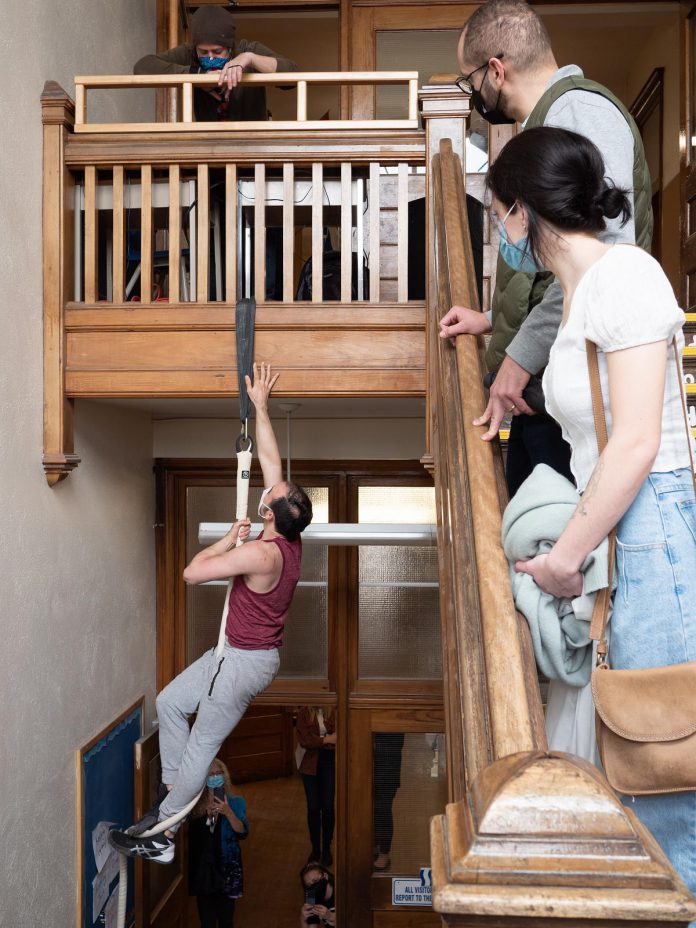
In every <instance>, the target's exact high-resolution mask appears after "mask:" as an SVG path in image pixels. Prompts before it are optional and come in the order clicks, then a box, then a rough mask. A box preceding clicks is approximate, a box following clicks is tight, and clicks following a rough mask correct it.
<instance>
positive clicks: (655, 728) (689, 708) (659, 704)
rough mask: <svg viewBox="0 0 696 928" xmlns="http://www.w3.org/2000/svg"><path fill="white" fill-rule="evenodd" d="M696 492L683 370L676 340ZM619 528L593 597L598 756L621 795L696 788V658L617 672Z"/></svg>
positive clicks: (597, 416) (598, 413)
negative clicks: (614, 598) (614, 591)
mask: <svg viewBox="0 0 696 928" xmlns="http://www.w3.org/2000/svg"><path fill="white" fill-rule="evenodd" d="M586 347H587V365H588V368H589V372H590V389H591V392H592V410H593V413H594V420H595V429H596V431H597V446H598V448H599V453H600V455H601V453H602V451H603V450H604V448H605V446H606V444H607V423H606V418H605V416H604V403H603V401H602V387H601V382H600V379H599V364H598V360H597V346H596V345H595V344H594V343H593V342H591V341H587V342H586ZM673 348H674V359H675V363H676V365H677V380H678V382H679V385H680V392H681V400H682V409H683V412H684V424H685V426H686V434H687V441H688V446H689V456H690V458H691V472H692V477H693V478H694V487H695V489H696V477H695V476H694V463H693V457H692V456H691V437H690V432H689V422H688V418H687V413H686V402H685V399H684V389H683V384H682V375H681V367H680V365H679V356H678V354H677V346H676V341H675V342H673ZM615 553H616V529H613V530H612V531H611V533H610V535H609V581H608V586H607V588H606V589H604V590H600V592H599V593H598V594H597V599H596V601H595V606H594V611H593V613H592V623H591V627H590V638H592V639H593V640H594V641H597V642H598V645H597V666H596V667H595V670H594V672H593V674H592V695H593V697H594V704H595V710H596V721H597V744H598V747H599V755H600V757H601V760H602V764H603V766H604V771H605V773H606V776H607V779H608V780H609V783H610V784H611V786H612V787H613V788H614V789H615V790H617V792H620V793H627V794H629V795H635V796H639V795H650V794H653V793H677V792H684V791H687V790H696V661H691V662H689V663H686V664H674V665H672V666H669V667H655V668H650V669H644V670H612V669H611V668H610V666H609V664H608V660H607V659H608V647H607V638H606V628H607V617H608V615H609V607H610V603H611V588H612V577H613V573H614V557H615Z"/></svg>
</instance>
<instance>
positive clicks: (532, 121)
mask: <svg viewBox="0 0 696 928" xmlns="http://www.w3.org/2000/svg"><path fill="white" fill-rule="evenodd" d="M457 58H458V62H459V66H460V69H461V72H462V73H461V77H460V78H459V79H458V80H457V84H458V86H459V87H460V89H461V90H462V91H464V93H470V94H471V102H472V104H473V106H474V108H475V109H476V111H477V112H478V113H480V114H481V116H483V118H484V119H485V120H487V121H488V122H489V123H490V124H491V125H502V124H513V123H516V122H517V123H520V124H521V127H522V129H528V128H531V127H532V126H557V127H559V128H562V129H570V130H572V131H573V132H577V133H579V134H580V135H584V136H586V137H587V138H589V139H591V141H593V142H594V144H595V145H596V146H597V147H598V148H599V150H600V151H601V153H602V156H603V158H604V163H605V166H606V172H607V176H608V178H609V179H610V180H611V181H612V182H613V183H614V184H615V185H616V186H617V187H621V188H624V189H627V190H632V191H633V207H634V209H633V215H632V216H631V218H630V219H629V221H628V222H627V223H626V224H625V225H623V226H622V225H621V223H620V221H619V220H609V221H607V229H606V232H604V233H602V235H601V236H600V237H601V238H602V240H603V241H607V242H628V243H631V244H638V245H640V246H641V247H642V248H645V249H646V250H649V249H650V242H651V238H652V207H651V197H652V190H651V182H650V174H649V171H648V168H647V164H646V161H645V153H644V151H643V143H642V140H641V137H640V133H639V131H638V128H637V127H636V125H635V122H634V121H633V119H632V118H631V116H630V114H629V113H628V111H627V110H626V108H625V106H624V105H623V104H622V103H621V102H620V100H618V99H617V98H616V97H615V96H614V95H613V94H612V93H611V91H610V90H608V89H607V88H606V87H603V86H602V85H601V84H598V83H596V82H595V81H590V80H587V79H585V77H584V76H583V73H582V71H581V70H580V68H578V67H576V66H575V65H567V66H566V67H563V68H559V67H558V64H557V63H556V59H555V58H554V55H553V51H552V49H551V43H550V40H549V36H548V33H547V31H546V28H545V26H544V24H543V22H542V21H541V19H540V18H539V16H538V15H537V14H536V13H535V12H534V10H533V9H532V8H531V7H530V6H529V5H528V4H527V3H525V2H524V0H488V2H486V3H484V4H482V5H481V6H480V7H479V8H478V10H476V12H474V14H473V15H472V16H471V18H470V19H469V21H468V22H467V24H466V26H465V27H464V29H463V31H462V34H461V36H460V39H459V45H458V48H457ZM492 218H494V219H495V218H497V219H498V220H499V231H500V233H501V249H500V253H499V256H498V265H497V270H496V285H495V292H494V294H493V299H492V304H491V305H492V310H491V313H489V314H485V315H483V314H481V313H478V312H475V311H473V310H471V309H469V308H467V307H462V306H454V307H452V309H451V310H450V311H449V312H448V313H447V315H446V316H445V317H444V318H443V319H442V320H441V323H440V326H441V331H440V334H441V336H442V337H443V338H454V337H456V336H457V335H460V334H483V333H487V332H491V333H492V334H491V339H490V342H489V345H488V348H487V351H486V364H487V366H488V369H489V371H490V372H491V373H492V374H494V375H495V379H494V380H493V381H492V383H491V386H490V396H489V402H488V406H487V407H486V410H485V412H484V413H483V415H482V416H481V417H480V418H479V419H477V420H476V424H477V425H486V424H487V425H488V429H487V431H486V432H485V434H484V435H483V436H482V437H483V439H484V440H486V441H490V440H491V439H492V438H494V437H495V435H497V433H498V429H499V428H500V424H501V421H502V419H503V417H504V416H505V414H506V413H511V414H512V417H513V418H512V424H511V429H510V440H509V444H508V458H507V470H506V476H507V482H508V489H509V492H510V495H513V494H514V493H515V492H516V490H517V489H518V488H519V486H520V484H521V483H522V482H523V481H524V480H525V479H526V477H527V476H529V474H530V473H531V472H532V470H533V469H534V467H535V466H536V465H537V464H540V463H545V464H548V465H549V466H551V467H553V468H554V469H555V470H557V471H559V472H560V473H562V474H564V475H565V476H567V477H568V478H569V479H572V477H571V473H570V448H569V446H568V445H567V444H566V442H565V441H564V440H563V437H562V434H561V429H560V426H558V424H557V423H556V422H555V421H554V420H553V419H551V418H550V417H549V416H548V415H547V414H546V413H545V412H544V410H543V396H542V395H541V390H540V385H539V384H538V380H537V378H535V380H534V382H533V383H532V384H531V386H530V380H531V379H532V377H533V375H537V374H539V373H540V372H541V371H542V370H543V368H544V367H545V366H546V364H547V362H548V357H549V351H550V350H551V345H552V344H553V342H554V340H555V337H556V333H557V331H558V327H559V325H560V322H561V316H562V313H563V296H562V293H561V288H560V285H559V284H558V282H557V281H555V280H554V279H553V277H552V276H551V275H550V274H549V273H547V272H546V271H544V269H543V268H542V267H538V266H537V265H536V264H535V263H534V262H532V261H531V258H530V256H529V255H528V253H527V251H526V249H525V241H526V240H525V239H522V240H520V241H519V242H508V241H507V235H506V232H505V226H504V217H502V216H500V217H492ZM489 377H490V375H489ZM530 403H531V404H533V406H534V408H532V406H531V405H530Z"/></svg>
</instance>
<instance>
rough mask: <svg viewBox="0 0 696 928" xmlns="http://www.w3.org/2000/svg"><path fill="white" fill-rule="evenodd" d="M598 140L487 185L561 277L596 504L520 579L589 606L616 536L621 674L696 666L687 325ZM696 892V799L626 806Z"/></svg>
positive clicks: (562, 399) (501, 221) (496, 169)
mask: <svg viewBox="0 0 696 928" xmlns="http://www.w3.org/2000/svg"><path fill="white" fill-rule="evenodd" d="M604 174H605V172H604V164H603V161H602V157H601V155H600V153H599V151H598V150H597V148H596V147H595V146H594V145H593V144H592V142H590V141H589V140H588V139H586V138H583V137H582V136H579V135H576V134H575V133H572V132H568V131H566V130H564V129H554V128H538V129H528V130H527V131H525V132H523V133H521V134H520V135H518V136H516V137H515V138H514V139H512V140H511V141H510V142H509V143H508V144H507V145H506V146H505V148H504V149H503V151H502V152H501V154H500V156H499V157H498V159H497V160H496V162H495V163H494V164H493V166H492V167H491V170H490V172H489V175H488V185H489V188H490V192H491V194H492V215H493V217H494V218H495V219H497V222H498V226H499V229H500V235H501V240H502V241H501V250H503V252H504V257H505V259H506V260H507V261H508V262H509V263H511V264H512V265H513V266H515V267H519V268H521V269H524V270H527V269H531V268H537V267H545V268H548V269H549V270H550V271H552V272H553V273H554V274H555V275H556V277H557V278H558V280H559V282H560V284H561V288H562V290H563V296H564V309H563V320H562V323H561V327H560V329H559V331H558V335H557V337H556V341H555V343H554V345H553V348H552V349H551V355H550V358H549V364H548V367H547V368H546V372H545V374H544V380H543V386H544V394H545V396H546V406H547V409H548V411H549V412H550V414H551V415H552V416H553V417H554V418H555V419H557V420H558V422H559V423H560V425H561V427H562V429H563V435H564V438H565V439H566V441H567V442H568V443H569V444H570V446H571V449H572V458H571V469H572V471H573V475H574V477H575V480H576V482H577V486H578V490H579V491H580V493H581V494H582V499H581V501H580V504H579V505H578V508H577V510H576V511H575V513H574V515H573V517H572V518H571V519H570V521H569V523H568V525H567V527H566V529H565V530H564V531H563V533H562V534H561V536H560V538H559V539H558V541H557V543H556V544H555V546H554V547H553V548H552V549H551V551H550V552H549V553H548V554H543V555H540V556H538V557H535V558H533V559H531V560H529V561H525V562H522V561H518V562H517V563H516V564H515V569H516V570H517V571H519V572H524V573H527V574H530V575H531V576H532V577H533V578H534V580H535V582H536V583H537V585H538V586H539V587H541V588H542V589H543V590H545V591H546V592H548V593H550V594H552V595H553V596H557V597H568V598H573V597H575V596H578V595H579V594H580V593H581V592H582V574H581V572H580V568H581V566H582V565H583V563H584V561H585V558H586V557H587V555H588V554H589V553H590V552H591V551H593V550H594V549H595V548H596V547H597V545H598V544H599V543H600V542H601V541H602V540H603V539H604V538H606V536H607V535H608V534H609V532H610V531H611V529H612V528H614V527H616V530H617V545H616V547H617V554H616V569H615V576H616V590H615V593H614V600H613V612H612V616H611V663H612V666H613V667H615V668H636V669H637V668H645V667H661V666H669V665H673V664H682V663H685V662H687V661H693V660H696V498H695V496H694V486H693V481H692V475H691V473H690V468H691V459H690V443H691V440H690V436H689V433H688V431H687V428H686V425H685V421H684V414H683V408H682V396H681V388H680V378H682V376H683V375H682V370H681V362H680V361H679V360H678V359H677V360H675V353H674V346H676V357H677V358H681V352H682V348H683V345H684V338H683V336H682V332H681V329H682V325H683V322H684V315H683V313H682V311H681V310H680V309H679V306H678V305H677V302H676V300H675V298H674V293H673V291H672V288H671V286H670V283H669V281H668V280H667V278H666V277H665V275H664V273H663V271H662V269H661V268H660V266H659V264H658V263H657V262H656V261H655V260H654V259H653V258H652V257H650V255H648V254H647V253H646V252H645V251H643V250H642V249H640V248H637V247H636V246H634V245H627V244H615V245H611V244H607V243H603V242H601V241H599V239H598V238H597V233H598V232H600V231H601V230H602V229H603V228H604V219H605V217H607V218H614V217H618V216H622V217H623V218H624V220H625V219H626V218H627V217H628V216H629V202H628V200H627V197H626V193H625V191H623V190H619V189H615V188H613V187H611V186H610V185H608V184H607V183H606V181H605V179H604ZM586 339H587V340H589V341H591V342H594V343H595V345H596V346H597V349H598V352H597V353H598V360H599V371H600V381H601V385H602V397H603V401H604V409H605V416H606V420H607V428H608V433H609V441H608V443H607V445H606V447H605V449H604V451H603V452H602V454H601V456H599V455H598V453H597V440H596V433H595V426H594V418H593V414H592V399H591V394H590V379H589V373H588V367H587V353H586ZM624 801H626V802H627V803H628V804H630V807H631V809H633V810H634V811H635V813H636V814H637V815H638V817H639V818H640V819H641V820H642V821H643V822H644V823H645V824H646V825H647V826H648V828H649V829H650V830H651V831H652V833H653V835H654V836H655V838H656V839H657V840H658V842H659V843H660V845H661V846H662V848H663V850H664V851H665V853H666V854H667V856H668V857H669V858H670V860H671V862H672V864H673V866H674V867H675V869H676V870H677V872H678V873H679V874H680V875H681V877H682V879H683V880H684V881H685V883H686V884H687V885H688V887H689V889H690V890H691V891H692V892H694V891H696V793H694V792H683V793H666V794H661V795H649V796H635V797H624Z"/></svg>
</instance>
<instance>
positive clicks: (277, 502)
mask: <svg viewBox="0 0 696 928" xmlns="http://www.w3.org/2000/svg"><path fill="white" fill-rule="evenodd" d="M253 373H254V381H253V384H252V382H251V380H250V378H249V377H248V376H247V377H246V378H245V379H246V389H247V392H248V395H249V397H250V398H251V401H252V402H253V404H254V407H255V409H256V443H257V449H258V456H259V463H260V465H261V471H262V474H263V483H264V487H265V489H264V491H263V494H262V496H261V501H260V503H259V509H258V513H259V516H260V517H261V519H262V521H263V532H262V533H261V535H259V537H258V538H257V539H255V540H254V541H249V542H247V543H246V544H244V545H241V546H238V539H242V540H244V539H245V538H247V537H248V535H249V531H250V522H249V520H248V519H238V520H237V521H236V522H235V523H234V525H233V526H232V528H231V529H230V531H229V532H228V533H227V535H225V537H224V538H222V539H221V540H220V541H217V542H215V544H213V545H210V547H208V548H205V549H204V550H203V551H200V552H199V553H198V554H197V555H196V556H195V557H194V558H193V559H192V560H191V563H190V564H189V565H188V566H187V567H186V569H185V570H184V580H185V581H186V582H187V583H195V584H198V583H206V582H208V581H209V580H223V579H230V578H231V579H232V586H231V591H230V594H229V608H228V609H227V619H226V627H225V639H226V640H225V641H224V642H223V643H222V648H221V653H220V654H219V655H218V653H217V652H216V649H215V648H213V649H211V650H210V651H208V652H207V653H206V654H204V655H203V657H201V658H199V659H198V660H197V661H196V662H195V663H193V664H192V665H191V666H190V667H188V668H187V669H186V670H184V671H183V673H180V674H179V676H178V677H176V678H175V679H174V680H172V682H171V683H169V685H168V686H166V687H165V688H164V689H163V690H162V692H161V693H160V694H159V696H158V697H157V717H158V719H159V744H160V757H161V760H162V781H163V783H164V784H165V786H166V788H167V790H168V792H167V793H166V794H164V793H163V795H165V798H164V799H163V801H162V802H161V803H160V805H159V807H158V808H157V809H156V810H155V811H154V813H149V814H148V815H147V816H146V817H145V818H144V819H142V820H141V821H140V822H138V823H136V824H135V825H133V826H131V827H130V828H128V829H126V830H125V831H118V830H115V829H114V830H112V831H111V832H110V833H109V841H110V843H111V845H112V847H114V848H116V850H117V851H119V852H120V853H122V854H127V855H128V856H131V857H144V858H147V859H149V860H154V861H157V862H159V863H169V862H170V861H172V860H173V859H174V832H175V830H176V828H178V825H179V824H180V823H177V824H175V825H172V826H171V827H170V828H169V829H168V830H167V831H165V832H163V833H161V834H157V835H154V836H152V837H147V836H144V835H143V832H146V831H148V830H149V829H151V828H152V826H153V825H156V822H157V821H159V822H164V821H165V820H166V819H169V818H171V817H175V816H176V814H177V813H180V812H183V810H185V809H186V807H187V805H189V804H190V803H191V802H192V801H193V800H195V798H196V797H197V796H198V794H199V793H200V792H201V790H202V789H203V786H204V785H205V781H206V776H207V774H208V768H209V767H210V765H211V763H212V762H213V760H214V758H215V757H216V755H217V753H218V750H219V748H220V746H221V745H222V743H223V741H224V740H225V739H226V738H227V736H228V735H229V734H230V732H231V731H232V730H233V729H234V728H235V726H236V725H237V723H238V722H239V720H240V719H241V718H242V716H243V715H244V712H245V711H246V709H247V706H248V705H249V703H250V702H251V701H252V699H253V698H254V697H255V696H256V695H257V694H258V693H260V692H262V691H263V690H264V689H266V687H267V686H269V685H270V683H271V682H272V681H273V679H274V677H275V675H276V674H277V672H278V667H279V664H280V658H279V656H278V648H279V647H280V645H281V644H282V640H283V626H284V624H285V619H286V617H287V614H288V610H289V608H290V603H291V601H292V597H293V594H294V592H295V587H296V586H297V582H298V580H299V578H300V561H301V556H302V541H301V538H300V535H301V533H302V531H303V530H304V529H305V528H306V527H307V526H308V525H309V523H310V522H311V520H312V504H311V502H310V500H309V497H308V496H307V494H306V493H305V491H304V490H303V489H302V488H301V487H298V486H296V485H295V484H293V483H288V482H287V481H285V480H283V471H282V465H281V460H280V453H279V451H278V444H277V442H276V438H275V435H274V433H273V426H272V425H271V420H270V417H269V415H268V397H269V394H270V392H271V389H272V387H273V385H274V384H275V382H276V380H277V379H278V375H277V374H276V375H275V377H274V376H273V375H272V373H271V368H270V365H269V366H266V365H265V364H261V366H260V369H258V368H257V365H256V364H254V368H253ZM194 712H197V713H198V714H197V716H196V721H195V723H194V725H193V727H192V728H191V729H190V730H189V723H188V717H189V716H190V715H192V714H193V713H194Z"/></svg>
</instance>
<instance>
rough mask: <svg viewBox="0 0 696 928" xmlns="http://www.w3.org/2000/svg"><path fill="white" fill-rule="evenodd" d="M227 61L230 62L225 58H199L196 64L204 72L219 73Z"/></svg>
mask: <svg viewBox="0 0 696 928" xmlns="http://www.w3.org/2000/svg"><path fill="white" fill-rule="evenodd" d="M229 60H230V59H229V57H227V58H203V57H199V58H198V62H199V64H200V66H201V67H202V68H203V70H204V71H221V70H222V69H223V68H224V67H225V65H226V64H227V62H228V61H229Z"/></svg>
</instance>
